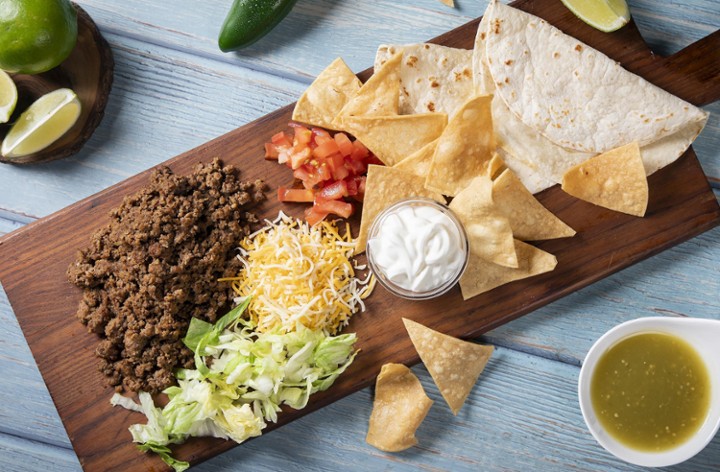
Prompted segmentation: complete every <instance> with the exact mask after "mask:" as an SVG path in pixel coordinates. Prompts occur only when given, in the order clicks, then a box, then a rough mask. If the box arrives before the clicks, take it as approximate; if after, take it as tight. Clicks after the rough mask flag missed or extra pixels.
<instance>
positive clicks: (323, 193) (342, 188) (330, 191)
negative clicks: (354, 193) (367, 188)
mask: <svg viewBox="0 0 720 472" xmlns="http://www.w3.org/2000/svg"><path fill="white" fill-rule="evenodd" d="M318 195H319V196H320V197H322V198H326V199H328V200H340V199H341V198H342V197H347V196H348V187H347V183H345V181H344V180H338V181H336V182H333V183H331V184H330V185H328V186H326V187H323V189H322V190H320V192H319V193H318Z"/></svg>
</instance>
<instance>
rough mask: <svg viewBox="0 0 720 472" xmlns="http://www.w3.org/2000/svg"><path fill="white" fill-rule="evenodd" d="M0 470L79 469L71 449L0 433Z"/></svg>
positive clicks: (69, 471)
mask: <svg viewBox="0 0 720 472" xmlns="http://www.w3.org/2000/svg"><path fill="white" fill-rule="evenodd" d="M0 470H2V471H3V472H32V471H45V472H46V471H52V472H75V471H78V470H81V469H80V462H78V459H77V457H76V456H75V453H74V452H73V451H72V449H67V448H63V447H57V446H50V445H47V444H44V443H38V442H35V441H31V440H28V439H24V438H20V437H16V436H10V435H7V434H2V433H0Z"/></svg>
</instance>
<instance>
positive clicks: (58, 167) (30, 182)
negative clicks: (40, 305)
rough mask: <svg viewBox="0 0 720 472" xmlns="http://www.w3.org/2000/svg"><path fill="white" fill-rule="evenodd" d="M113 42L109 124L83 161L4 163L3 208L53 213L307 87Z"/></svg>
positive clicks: (125, 41) (284, 102) (290, 98)
mask: <svg viewBox="0 0 720 472" xmlns="http://www.w3.org/2000/svg"><path fill="white" fill-rule="evenodd" d="M108 39H109V41H110V43H111V44H112V45H113V52H114V55H115V61H116V73H115V80H114V84H113V89H112V93H111V96H110V102H109V104H108V107H107V110H106V116H105V119H104V120H103V122H102V123H101V124H100V126H99V127H98V129H97V130H96V132H95V134H94V135H93V137H92V138H91V139H90V141H88V143H87V144H86V146H85V147H84V148H83V150H82V151H81V152H80V153H79V154H77V155H75V156H72V157H70V158H67V159H63V160H59V161H54V162H49V163H44V164H39V165H32V166H11V165H0V189H2V191H1V192H0V210H5V211H6V212H13V213H21V214H25V215H30V216H35V217H40V216H45V215H47V214H49V213H52V212H54V211H56V210H59V209H61V208H63V207H65V206H67V205H70V204H71V203H74V202H76V201H77V200H80V199H82V198H84V197H86V196H89V195H92V194H94V193H96V192H98V191H100V190H102V189H104V188H107V187H109V186H111V185H113V184H115V183H117V182H119V181H121V180H124V179H126V178H127V177H129V176H131V175H134V174H136V173H138V172H140V171H143V170H145V169H147V168H149V167H152V166H153V165H156V164H159V163H160V162H163V161H165V160H167V159H169V158H171V157H173V156H175V155H177V154H180V153H181V152H183V151H186V150H188V149H190V148H193V147H195V146H198V145H200V144H202V143H203V142H206V141H208V140H210V139H212V138H214V137H216V136H219V135H220V134H223V133H226V132H228V131H230V130H232V129H234V128H237V127H238V126H240V125H243V124H245V123H247V122H250V121H252V120H254V119H256V118H259V117H260V116H263V115H265V114H267V113H269V112H271V111H273V110H275V109H277V108H279V107H281V106H284V105H287V104H288V103H291V102H292V101H294V100H295V99H296V98H297V97H298V96H299V95H300V93H302V90H303V89H304V87H305V86H304V85H303V84H300V83H297V82H292V81H289V80H284V79H278V78H276V77H272V76H269V75H266V74H260V73H257V72H253V71H250V70H245V69H240V68H237V67H231V66H228V65H226V64H222V63H217V62H212V63H210V64H208V61H206V60H202V59H198V58H192V57H190V56H188V55H187V54H183V53H179V52H177V51H172V50H168V49H162V48H157V47H155V46H151V45H146V44H143V43H140V42H138V41H135V40H130V39H127V38H117V37H113V36H109V37H108ZM5 214H8V213H5Z"/></svg>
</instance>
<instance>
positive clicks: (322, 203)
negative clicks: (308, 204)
mask: <svg viewBox="0 0 720 472" xmlns="http://www.w3.org/2000/svg"><path fill="white" fill-rule="evenodd" d="M313 208H317V210H318V211H319V212H321V213H324V212H327V213H334V214H335V215H338V216H340V217H342V218H348V217H350V215H352V212H353V206H352V204H350V203H347V202H344V201H342V200H328V199H325V198H323V197H321V196H319V195H316V196H315V203H314V205H313Z"/></svg>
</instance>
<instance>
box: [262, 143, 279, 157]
mask: <svg viewBox="0 0 720 472" xmlns="http://www.w3.org/2000/svg"><path fill="white" fill-rule="evenodd" d="M279 155H280V151H278V149H277V146H276V145H274V144H273V143H265V159H273V160H277V158H278V156H279Z"/></svg>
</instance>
